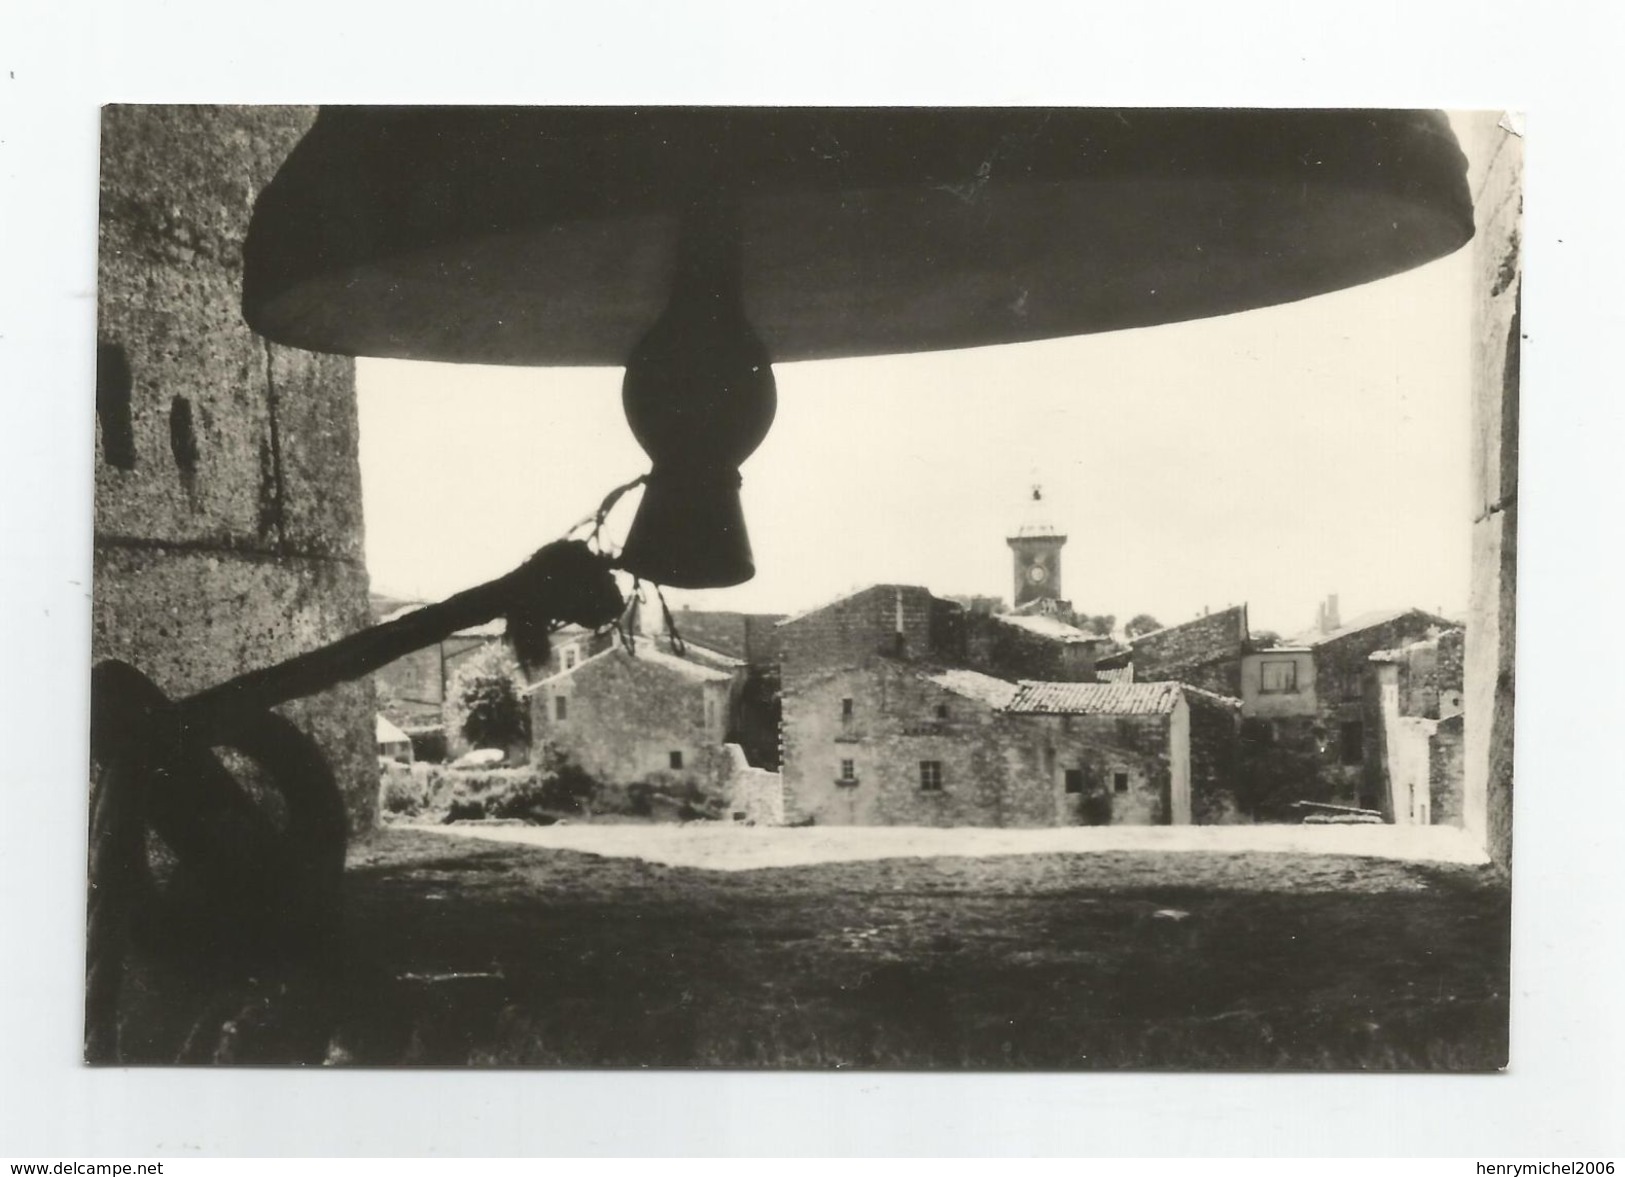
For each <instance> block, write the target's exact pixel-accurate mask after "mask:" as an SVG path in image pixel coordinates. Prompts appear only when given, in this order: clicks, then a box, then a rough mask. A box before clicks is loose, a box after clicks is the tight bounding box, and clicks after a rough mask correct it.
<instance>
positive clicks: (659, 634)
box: [645, 606, 784, 771]
mask: <svg viewBox="0 0 1625 1177" xmlns="http://www.w3.org/2000/svg"><path fill="white" fill-rule="evenodd" d="M647 616H649V617H650V620H654V617H653V615H652V614H650V615H647ZM783 620H784V614H782V613H737V612H728V611H724V610H713V609H691V608H688V607H687V606H684V607H683V608H680V609H678V610H677V611H676V612H675V613H674V614H672V624H673V625H674V626H675V628H676V634H675V638H674V635H673V634H672V633H671V632H669V631H668V630H667V629H665V628H664V621H663V620H662V621H661V625H662V628H659V629H647V630H645V632H646V633H648V636H649V638H650V640H651V641H653V642H654V643H655V644H656V645H657V646H658V647H659V648H660V649H663V650H667V651H669V652H672V653H677V654H679V656H687V657H691V658H696V659H698V660H700V661H706V660H707V659H711V660H713V661H714V660H715V659H718V658H720V659H725V660H730V661H731V662H732V663H735V664H740V665H743V666H744V677H743V681H742V682H741V684H740V688H739V691H738V696H737V698H736V700H735V704H734V716H733V721H732V725H731V727H730V738H731V739H733V740H734V741H735V742H737V743H738V744H739V745H740V747H741V748H742V749H743V750H744V753H745V756H746V758H747V759H748V761H749V763H750V765H751V766H753V767H755V768H762V769H767V770H769V771H777V769H778V767H779V632H778V623H779V622H780V621H783Z"/></svg>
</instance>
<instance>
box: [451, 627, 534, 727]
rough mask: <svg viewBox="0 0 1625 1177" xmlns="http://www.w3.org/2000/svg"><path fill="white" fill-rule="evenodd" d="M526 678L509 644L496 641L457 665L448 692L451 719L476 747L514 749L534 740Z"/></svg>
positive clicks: (454, 725)
mask: <svg viewBox="0 0 1625 1177" xmlns="http://www.w3.org/2000/svg"><path fill="white" fill-rule="evenodd" d="M524 684H525V680H524V678H523V676H522V675H521V674H520V671H519V664H518V663H517V662H516V661H515V660H514V657H513V655H512V654H511V653H509V651H508V649H507V647H506V646H503V645H501V644H492V645H490V646H487V647H486V648H485V649H483V650H481V651H479V652H478V653H476V654H473V655H470V656H469V658H468V660H467V661H466V662H464V663H463V664H462V665H461V666H459V667H458V668H457V672H456V674H454V675H453V676H452V680H451V687H450V689H449V690H448V691H447V692H446V696H447V702H448V705H449V708H450V711H451V714H450V716H448V721H449V723H450V725H451V727H452V729H453V730H454V731H456V732H458V733H459V734H460V735H461V736H462V737H463V739H465V740H467V741H468V743H469V745H470V746H471V747H474V748H511V747H513V746H515V745H517V744H524V743H526V742H528V741H529V739H530V714H529V711H528V710H527V708H526V706H525V699H524V696H523V695H522V694H521V693H520V692H521V691H522V690H523V689H524Z"/></svg>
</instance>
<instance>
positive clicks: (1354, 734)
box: [1338, 720, 1365, 765]
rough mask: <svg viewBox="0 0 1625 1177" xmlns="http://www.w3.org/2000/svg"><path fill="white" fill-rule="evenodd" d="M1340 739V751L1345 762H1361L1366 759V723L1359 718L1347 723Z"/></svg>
mask: <svg viewBox="0 0 1625 1177" xmlns="http://www.w3.org/2000/svg"><path fill="white" fill-rule="evenodd" d="M1340 737H1341V738H1340V739H1339V741H1338V752H1339V753H1340V754H1341V755H1340V759H1341V760H1342V761H1343V763H1344V764H1347V765H1355V764H1361V763H1363V762H1364V760H1365V724H1363V723H1361V722H1360V721H1359V720H1355V721H1354V722H1352V723H1345V724H1344V725H1343V727H1342V731H1341V733H1340Z"/></svg>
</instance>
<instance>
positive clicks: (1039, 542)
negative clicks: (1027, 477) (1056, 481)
mask: <svg viewBox="0 0 1625 1177" xmlns="http://www.w3.org/2000/svg"><path fill="white" fill-rule="evenodd" d="M1005 542H1006V543H1008V544H1009V545H1010V551H1011V554H1012V555H1013V556H1014V557H1015V578H1016V580H1015V598H1014V604H1015V607H1016V608H1018V609H1019V608H1020V607H1021V606H1023V605H1025V604H1028V603H1029V602H1031V601H1037V600H1050V601H1056V602H1059V601H1060V600H1061V599H1062V598H1061V549H1062V548H1063V547H1064V546H1066V536H1065V535H1063V534H1062V533H1061V532H1060V531H1059V530H1058V529H1057V528H1056V527H1055V525H1054V523H1052V522H1051V521H1050V517H1049V512H1048V510H1047V508H1046V506H1045V504H1044V491H1043V488H1042V487H1038V486H1035V487H1033V493H1032V499H1031V500H1030V501H1029V502H1028V504H1027V514H1026V518H1025V519H1024V520H1023V521H1022V523H1021V526H1019V527H1017V528H1016V533H1015V534H1014V535H1012V536H1010V537H1009V538H1008V539H1006V540H1005Z"/></svg>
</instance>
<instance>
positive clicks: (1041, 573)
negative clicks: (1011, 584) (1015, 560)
mask: <svg viewBox="0 0 1625 1177" xmlns="http://www.w3.org/2000/svg"><path fill="white" fill-rule="evenodd" d="M1048 576H1049V570H1048V569H1047V568H1045V567H1044V566H1043V565H1042V564H1034V565H1033V566H1032V567H1030V568H1028V569H1027V579H1028V580H1030V581H1032V582H1033V583H1034V584H1043V583H1044V580H1045V578H1047V577H1048Z"/></svg>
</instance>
